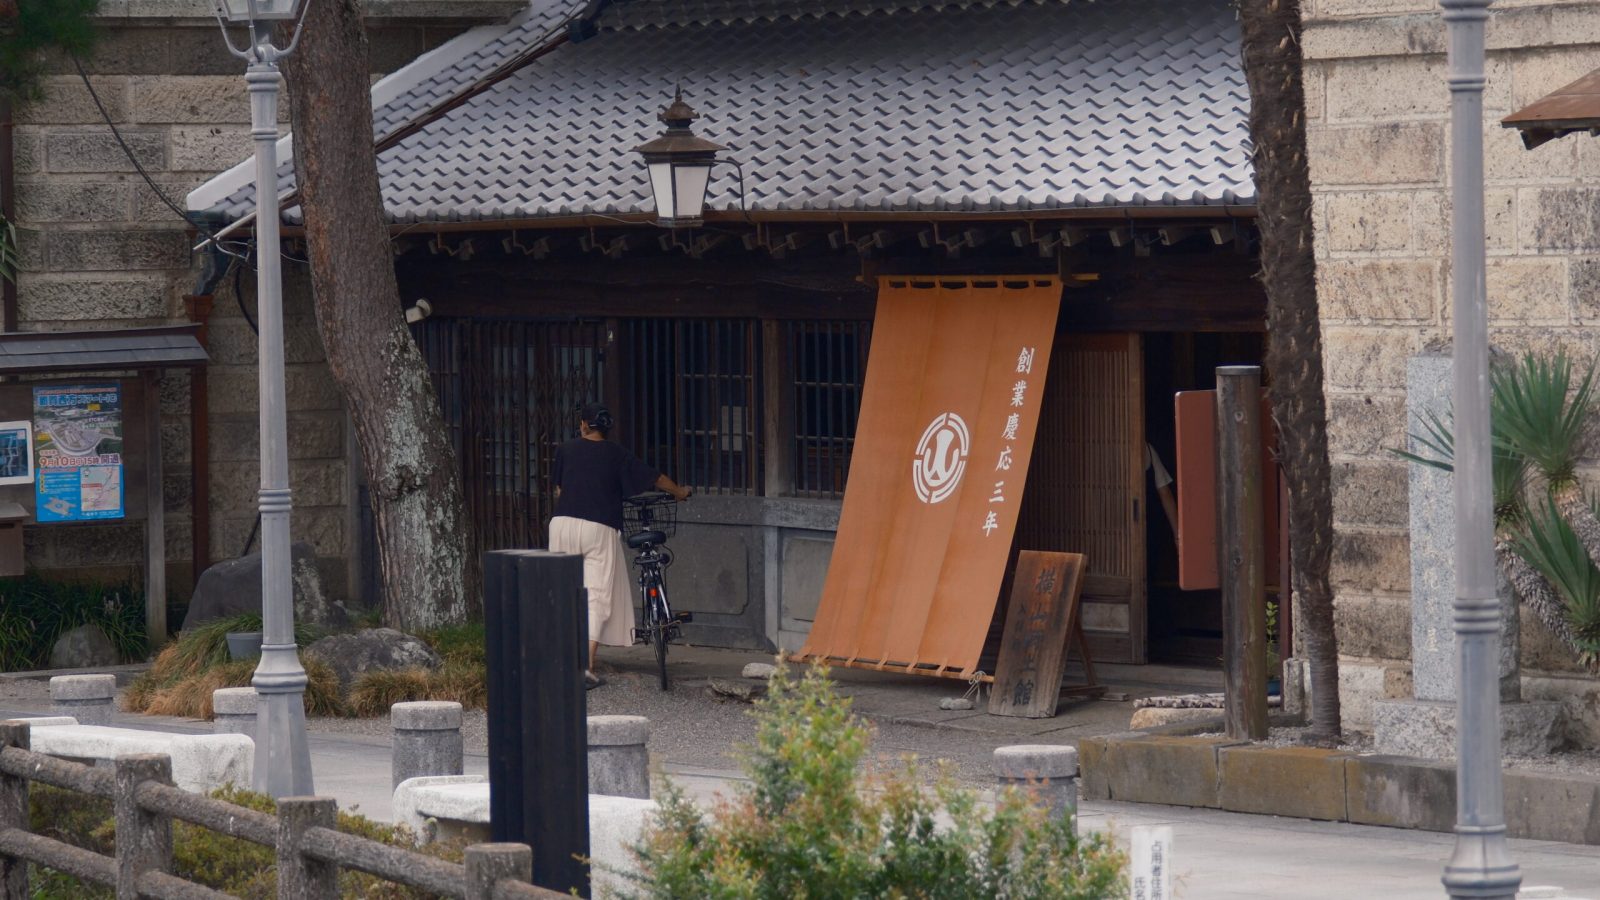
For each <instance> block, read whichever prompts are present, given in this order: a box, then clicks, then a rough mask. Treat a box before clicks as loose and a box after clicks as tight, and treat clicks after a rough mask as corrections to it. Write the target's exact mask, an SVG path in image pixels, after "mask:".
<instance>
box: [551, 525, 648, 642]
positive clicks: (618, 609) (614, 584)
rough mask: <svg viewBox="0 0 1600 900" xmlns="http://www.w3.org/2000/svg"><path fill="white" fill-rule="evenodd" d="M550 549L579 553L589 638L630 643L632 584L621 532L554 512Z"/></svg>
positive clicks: (631, 633)
mask: <svg viewBox="0 0 1600 900" xmlns="http://www.w3.org/2000/svg"><path fill="white" fill-rule="evenodd" d="M550 549H551V550H552V551H554V552H556V553H581V554H583V586H584V587H585V588H587V589H588V591H589V640H591V641H599V642H600V643H602V644H605V645H606V646H608V647H627V646H630V645H632V644H633V585H632V583H631V582H630V580H629V578H628V556H627V551H626V550H625V549H624V548H623V546H622V532H620V531H618V530H616V529H615V528H611V527H609V526H606V525H601V524H600V523H599V522H591V521H589V520H588V519H575V518H573V517H571V516H556V517H555V518H553V519H551V520H550Z"/></svg>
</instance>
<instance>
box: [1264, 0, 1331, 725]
mask: <svg viewBox="0 0 1600 900" xmlns="http://www.w3.org/2000/svg"><path fill="white" fill-rule="evenodd" d="M1239 20H1240V28H1241V30H1242V33H1243V59H1244V71H1245V79H1246V81H1247V82H1248V83H1249V87H1250V138H1251V141H1252V142H1253V143H1254V145H1255V151H1254V162H1255V182H1256V222H1257V227H1258V228H1259V229H1260V231H1261V279H1262V282H1263V284H1264V286H1265V287H1266V291H1267V360H1266V362H1267V371H1268V373H1269V376H1270V378H1271V384H1270V387H1269V394H1270V395H1271V398H1272V417H1273V419H1274V420H1276V422H1277V425H1278V449H1279V458H1280V460H1281V462H1282V465H1283V471H1284V476H1285V479H1286V480H1287V482H1288V487H1289V542H1290V543H1289V546H1290V560H1291V564H1292V566H1293V573H1294V574H1293V584H1294V593H1295V594H1296V595H1297V596H1298V599H1299V602H1300V613H1301V621H1302V622H1303V623H1304V626H1305V627H1304V631H1303V634H1304V636H1305V645H1306V647H1305V650H1306V655H1307V657H1308V659H1309V662H1310V668H1311V683H1312V702H1311V719H1312V736H1313V738H1314V739H1316V740H1318V741H1320V742H1330V741H1332V740H1335V739H1337V738H1338V736H1339V735H1340V723H1339V646H1338V640H1337V638H1336V637H1335V635H1334V627H1333V588H1332V586H1331V584H1330V581H1329V566H1330V563H1331V560H1332V556H1333V488H1332V471H1331V467H1330V465H1329V462H1328V423H1327V408H1326V407H1327V404H1326V401H1325V399H1324V397H1323V393H1322V328H1321V323H1320V321H1319V320H1318V318H1317V282H1316V259H1315V256H1314V255H1313V246H1312V225H1311V176H1310V171H1309V168H1308V166H1307V161H1306V119H1305V91H1304V86H1303V83H1302V65H1301V58H1300V3H1299V2H1298V0H1241V2H1240V3H1239Z"/></svg>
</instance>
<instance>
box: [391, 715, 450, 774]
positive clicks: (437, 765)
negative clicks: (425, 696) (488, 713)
mask: <svg viewBox="0 0 1600 900" xmlns="http://www.w3.org/2000/svg"><path fill="white" fill-rule="evenodd" d="M389 724H390V725H391V726H392V727H393V728H394V760H393V763H392V775H393V777H394V784H393V785H391V788H396V787H399V786H400V782H402V781H405V780H406V779H407V778H419V777H421V776H424V775H460V774H461V773H462V771H463V768H462V767H463V760H462V741H461V704H459V703H452V702H449V701H444V700H419V701H414V702H411V703H396V704H395V705H394V706H392V707H390V708H389Z"/></svg>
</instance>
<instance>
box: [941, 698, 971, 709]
mask: <svg viewBox="0 0 1600 900" xmlns="http://www.w3.org/2000/svg"><path fill="white" fill-rule="evenodd" d="M939 708H940V709H971V708H972V701H971V700H969V699H967V698H966V697H944V698H942V699H940V701H939Z"/></svg>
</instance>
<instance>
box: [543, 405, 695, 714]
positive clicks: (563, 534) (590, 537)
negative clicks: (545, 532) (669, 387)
mask: <svg viewBox="0 0 1600 900" xmlns="http://www.w3.org/2000/svg"><path fill="white" fill-rule="evenodd" d="M615 427H616V420H615V419H613V418H612V416H611V411H610V410H608V409H606V408H605V407H604V406H602V405H600V404H598V403H590V404H586V405H585V406H584V407H583V408H582V409H580V410H579V411H578V437H576V438H573V439H572V440H570V441H567V442H566V443H564V444H562V445H561V446H560V447H559V448H558V449H557V450H556V459H555V466H554V467H553V468H552V469H551V481H553V482H554V483H555V488H556V508H555V515H554V517H552V518H551V519H550V549H551V550H552V551H555V552H557V553H577V554H581V555H582V556H583V586H584V587H585V588H586V589H587V590H588V594H589V667H588V668H587V669H585V670H584V673H583V679H584V685H585V687H587V688H589V689H593V688H597V687H599V686H600V685H602V684H605V679H603V678H601V677H600V676H599V675H596V674H595V671H594V669H595V655H596V653H598V651H599V649H600V645H601V644H605V645H606V646H608V647H627V646H630V645H631V644H632V643H633V599H632V597H631V593H632V592H631V587H630V584H629V578H628V562H627V558H626V552H625V551H624V549H623V546H622V505H623V504H622V501H623V500H624V499H625V498H627V497H631V496H633V495H635V494H639V493H643V492H644V491H648V490H650V489H652V488H654V489H656V490H661V491H665V492H666V493H668V494H671V495H672V496H673V497H675V498H677V499H678V500H687V499H689V494H690V491H689V489H688V488H685V487H680V486H679V485H678V484H677V482H675V481H673V480H672V479H671V478H668V477H667V476H666V475H665V474H663V473H661V472H660V471H657V470H656V469H655V468H654V467H653V466H651V465H649V464H648V463H645V462H643V461H641V460H640V459H638V458H637V457H635V456H634V455H633V454H632V453H629V452H628V451H627V449H626V448H624V447H623V446H622V445H620V444H617V443H614V442H612V441H608V440H606V435H608V434H609V433H610V432H611V430H612V429H613V428H615Z"/></svg>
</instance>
